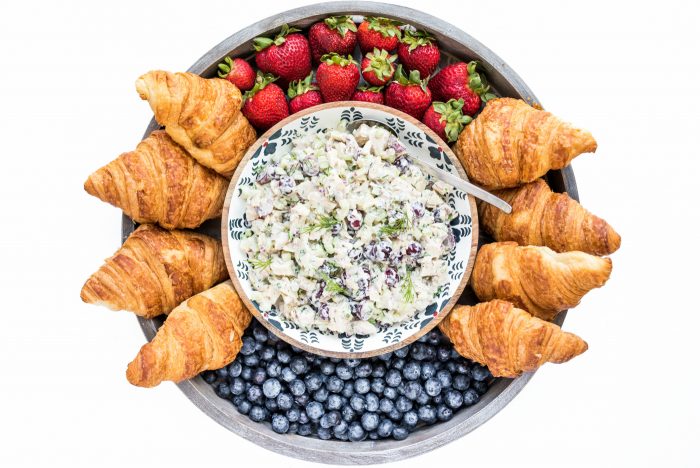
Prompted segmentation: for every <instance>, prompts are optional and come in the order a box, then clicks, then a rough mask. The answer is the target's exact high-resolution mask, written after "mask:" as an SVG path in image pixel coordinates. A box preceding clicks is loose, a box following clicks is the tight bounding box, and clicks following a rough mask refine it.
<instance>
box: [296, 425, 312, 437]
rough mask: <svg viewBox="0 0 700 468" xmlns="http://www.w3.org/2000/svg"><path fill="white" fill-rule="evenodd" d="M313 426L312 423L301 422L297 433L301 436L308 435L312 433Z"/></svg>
mask: <svg viewBox="0 0 700 468" xmlns="http://www.w3.org/2000/svg"><path fill="white" fill-rule="evenodd" d="M311 432H312V428H311V424H299V429H297V434H299V435H300V436H308V435H311Z"/></svg>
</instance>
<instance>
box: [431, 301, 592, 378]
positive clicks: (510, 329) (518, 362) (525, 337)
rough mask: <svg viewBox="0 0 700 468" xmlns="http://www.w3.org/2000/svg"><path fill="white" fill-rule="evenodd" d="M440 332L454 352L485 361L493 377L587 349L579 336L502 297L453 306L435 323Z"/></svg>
mask: <svg viewBox="0 0 700 468" xmlns="http://www.w3.org/2000/svg"><path fill="white" fill-rule="evenodd" d="M440 330H442V332H443V333H444V334H445V335H447V337H448V338H449V339H450V341H452V343H453V344H454V347H455V350H456V351H457V352H458V353H459V354H461V355H462V356H464V357H466V358H468V359H471V360H473V361H476V362H479V363H481V364H483V365H485V366H486V367H488V368H489V370H490V371H491V373H492V374H493V375H494V376H495V377H517V376H518V375H520V374H522V373H523V372H530V371H534V370H535V369H537V368H538V367H540V366H541V365H542V364H544V363H545V362H555V363H561V362H566V361H568V360H570V359H572V358H574V357H576V356H578V355H579V354H581V353H583V352H584V351H586V350H587V349H588V345H587V344H586V342H585V341H583V340H582V339H581V338H579V337H578V336H576V335H574V334H572V333H567V332H565V331H562V330H561V328H559V327H558V326H557V325H555V324H553V323H549V322H545V321H544V320H541V319H539V318H537V317H533V316H532V315H530V314H528V313H527V312H525V311H524V310H522V309H518V308H516V307H514V306H513V304H511V303H510V302H506V301H501V300H493V301H490V302H483V303H481V304H477V305H475V306H465V305H458V306H456V307H455V308H454V309H452V312H450V314H449V315H448V316H447V317H445V319H444V320H443V321H442V322H440Z"/></svg>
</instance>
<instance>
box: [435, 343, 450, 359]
mask: <svg viewBox="0 0 700 468" xmlns="http://www.w3.org/2000/svg"><path fill="white" fill-rule="evenodd" d="M451 353H452V350H451V349H450V348H448V347H447V346H440V347H438V349H437V359H438V361H440V362H447V361H449V360H450V356H451Z"/></svg>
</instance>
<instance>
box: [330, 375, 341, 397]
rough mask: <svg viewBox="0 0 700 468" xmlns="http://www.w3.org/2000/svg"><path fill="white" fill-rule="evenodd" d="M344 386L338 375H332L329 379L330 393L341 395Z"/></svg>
mask: <svg viewBox="0 0 700 468" xmlns="http://www.w3.org/2000/svg"><path fill="white" fill-rule="evenodd" d="M344 385H345V384H344V383H343V381H342V380H340V378H339V377H338V376H336V375H331V376H330V377H328V380H326V388H327V389H328V391H329V392H333V393H340V391H342V390H343V386H344Z"/></svg>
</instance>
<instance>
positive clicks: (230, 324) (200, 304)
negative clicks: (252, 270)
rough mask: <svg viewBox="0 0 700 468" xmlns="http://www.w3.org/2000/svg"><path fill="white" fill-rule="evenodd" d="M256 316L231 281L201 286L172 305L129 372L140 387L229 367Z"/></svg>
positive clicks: (132, 362) (183, 378)
mask: <svg viewBox="0 0 700 468" xmlns="http://www.w3.org/2000/svg"><path fill="white" fill-rule="evenodd" d="M251 318H252V316H251V314H250V312H248V310H247V309H246V307H245V305H244V304H243V303H242V302H241V300H240V299H239V297H238V295H237V294H236V291H235V290H234V289H233V285H232V284H231V281H226V282H225V283H221V284H219V285H218V286H214V287H213V288H211V289H208V290H206V291H204V292H201V293H199V294H197V295H196V296H193V297H191V298H190V299H188V300H187V301H185V302H183V303H182V304H180V305H179V306H177V307H176V308H175V309H173V311H172V312H171V313H170V315H168V318H167V319H165V323H164V324H163V326H162V327H160V329H159V330H158V333H157V334H156V336H155V337H154V338H153V340H152V341H151V342H150V343H147V344H145V345H144V346H143V347H142V348H141V351H139V353H138V355H137V356H136V358H135V359H134V360H133V361H131V363H130V364H129V366H128V367H127V370H126V378H127V379H128V380H129V382H131V383H132V384H134V385H138V386H139V387H154V386H156V385H158V384H159V383H161V382H162V381H164V380H172V381H175V382H179V381H181V380H185V379H189V378H192V377H194V376H196V375H197V374H199V373H200V372H202V371H204V370H207V369H211V370H213V369H219V368H221V367H224V366H225V365H227V364H228V363H230V362H231V361H233V360H234V359H235V357H236V355H237V354H238V351H240V349H241V345H242V342H241V336H242V335H243V331H244V330H245V329H246V327H247V326H248V324H249V323H250V320H251Z"/></svg>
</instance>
